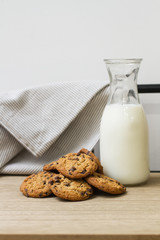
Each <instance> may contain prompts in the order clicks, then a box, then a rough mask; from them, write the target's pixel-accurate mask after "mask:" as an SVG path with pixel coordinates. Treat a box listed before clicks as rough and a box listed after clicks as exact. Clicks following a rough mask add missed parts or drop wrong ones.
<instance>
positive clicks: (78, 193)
mask: <svg viewBox="0 0 160 240" xmlns="http://www.w3.org/2000/svg"><path fill="white" fill-rule="evenodd" d="M49 186H50V189H51V190H52V192H53V193H54V195H56V196H57V197H59V198H62V199H66V200H70V201H82V200H86V199H88V198H89V197H90V196H91V195H92V193H93V189H92V187H91V186H90V185H89V184H88V183H86V182H85V181H83V180H82V179H79V180H73V179H69V178H67V177H65V176H63V175H62V174H57V175H56V176H54V177H53V180H51V181H49Z"/></svg>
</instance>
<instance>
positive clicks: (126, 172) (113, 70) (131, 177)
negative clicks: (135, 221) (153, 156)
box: [100, 59, 149, 185]
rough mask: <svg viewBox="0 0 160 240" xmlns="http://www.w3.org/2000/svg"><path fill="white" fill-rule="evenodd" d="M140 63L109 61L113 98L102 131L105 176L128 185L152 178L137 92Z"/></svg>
mask: <svg viewBox="0 0 160 240" xmlns="http://www.w3.org/2000/svg"><path fill="white" fill-rule="evenodd" d="M140 61H141V60H140V59H135V60H106V64H107V68H108V72H109V75H110V82H111V83H110V95H109V99H108V104H107V105H106V107H105V109H104V112H103V116H102V120H101V127H100V157H101V162H102V165H103V167H104V174H105V175H107V176H109V177H112V178H115V179H116V180H118V181H120V182H121V183H123V184H126V185H135V184H141V183H143V182H146V181H147V180H148V178H149V150H148V148H149V147H148V125H147V120H146V116H145V113H144V110H143V107H142V105H141V104H140V102H139V97H138V92H137V84H136V80H137V74H138V70H139V65H140Z"/></svg>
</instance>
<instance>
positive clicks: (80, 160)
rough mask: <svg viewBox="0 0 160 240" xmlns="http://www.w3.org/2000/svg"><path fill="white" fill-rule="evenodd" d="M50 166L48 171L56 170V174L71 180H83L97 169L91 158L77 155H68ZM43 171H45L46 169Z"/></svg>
mask: <svg viewBox="0 0 160 240" xmlns="http://www.w3.org/2000/svg"><path fill="white" fill-rule="evenodd" d="M51 164H53V165H52V166H51ZM51 164H50V165H49V168H48V169H50V170H52V169H53V170H55V169H57V170H58V172H60V173H62V174H63V175H64V176H66V177H68V178H72V179H78V178H84V177H86V176H88V175H91V174H92V173H94V172H95V171H96V170H97V168H98V165H97V163H96V162H95V161H94V159H93V158H92V157H91V156H89V155H86V154H80V155H77V153H69V154H67V155H65V156H62V157H61V158H59V159H58V160H57V161H56V162H52V163H51ZM44 169H47V167H45V168H44Z"/></svg>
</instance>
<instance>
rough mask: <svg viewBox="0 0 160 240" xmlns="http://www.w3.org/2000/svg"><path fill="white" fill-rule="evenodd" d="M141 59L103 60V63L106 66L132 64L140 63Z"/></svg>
mask: <svg viewBox="0 0 160 240" xmlns="http://www.w3.org/2000/svg"><path fill="white" fill-rule="evenodd" d="M142 60H143V59H142V58H132V59H118V58H117V59H104V62H105V63H107V64H132V63H140V62H141V61H142Z"/></svg>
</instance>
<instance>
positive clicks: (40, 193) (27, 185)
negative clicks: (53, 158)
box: [20, 172, 54, 198]
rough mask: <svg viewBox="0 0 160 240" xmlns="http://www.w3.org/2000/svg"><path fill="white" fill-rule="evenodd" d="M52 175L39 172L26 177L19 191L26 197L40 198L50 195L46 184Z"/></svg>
mask: <svg viewBox="0 0 160 240" xmlns="http://www.w3.org/2000/svg"><path fill="white" fill-rule="evenodd" d="M53 176H54V173H50V172H39V173H37V174H32V175H30V176H28V177H27V178H26V179H25V180H24V181H23V183H22V184H21V186H20V191H21V192H22V193H23V194H24V195H25V196H26V197H33V198H42V197H47V196H49V195H51V194H52V191H51V189H50V187H49V185H48V182H49V181H50V180H51V179H52V178H53Z"/></svg>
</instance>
